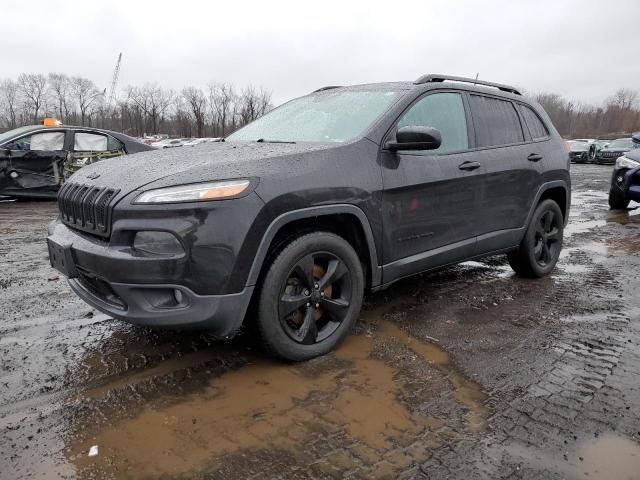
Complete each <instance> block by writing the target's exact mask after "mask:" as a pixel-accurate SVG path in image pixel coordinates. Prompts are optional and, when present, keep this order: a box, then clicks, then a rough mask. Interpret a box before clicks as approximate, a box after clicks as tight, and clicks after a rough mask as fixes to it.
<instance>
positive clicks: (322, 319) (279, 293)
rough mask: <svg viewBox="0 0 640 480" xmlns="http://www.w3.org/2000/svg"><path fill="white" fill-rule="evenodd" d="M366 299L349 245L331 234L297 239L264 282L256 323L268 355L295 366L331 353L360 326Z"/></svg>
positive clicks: (326, 233) (279, 257) (361, 274)
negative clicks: (359, 318) (292, 362)
mask: <svg viewBox="0 0 640 480" xmlns="http://www.w3.org/2000/svg"><path fill="white" fill-rule="evenodd" d="M363 293H364V273H363V269H362V265H361V264H360V259H359V258H358V255H357V253H356V252H355V251H354V249H353V248H352V247H351V245H350V244H349V243H348V242H347V241H346V240H344V239H343V238H342V237H339V236H338V235H335V234H333V233H329V232H314V233H310V234H307V235H303V236H301V237H299V238H297V239H296V240H294V241H292V242H291V243H290V244H289V245H287V246H286V247H285V248H284V250H282V252H281V253H280V254H279V255H278V256H277V257H276V259H275V260H274V261H273V263H272V264H271V266H270V267H269V270H268V272H267V274H266V276H265V277H264V281H263V282H262V290H261V292H260V300H259V304H258V321H257V323H258V331H259V333H260V336H261V337H262V341H263V343H264V345H265V347H266V349H267V350H268V351H269V352H270V353H272V354H273V355H276V356H278V357H280V358H283V359H285V360H290V361H296V362H297V361H303V360H308V359H310V358H313V357H317V356H319V355H324V354H325V353H327V352H329V351H331V350H332V349H334V348H335V347H336V346H337V345H338V344H339V343H340V342H341V341H342V340H343V339H344V338H345V337H346V336H347V335H348V334H349V331H350V330H351V328H352V327H353V325H354V324H355V322H356V320H357V318H358V315H359V313H360V307H361V306H362V296H363Z"/></svg>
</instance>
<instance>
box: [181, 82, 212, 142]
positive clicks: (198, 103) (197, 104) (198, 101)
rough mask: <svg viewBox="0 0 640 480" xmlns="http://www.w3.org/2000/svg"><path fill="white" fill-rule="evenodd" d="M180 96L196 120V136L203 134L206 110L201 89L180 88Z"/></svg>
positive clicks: (205, 100) (205, 99)
mask: <svg viewBox="0 0 640 480" xmlns="http://www.w3.org/2000/svg"><path fill="white" fill-rule="evenodd" d="M182 98H184V101H185V102H186V103H187V105H188V106H189V108H190V110H191V115H193V119H194V120H195V122H196V131H197V132H198V137H203V136H204V122H205V116H206V112H207V98H206V97H205V95H204V93H203V92H202V90H201V89H199V88H196V87H186V88H184V89H183V90H182Z"/></svg>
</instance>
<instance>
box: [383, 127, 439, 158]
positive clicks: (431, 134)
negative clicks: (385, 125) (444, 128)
mask: <svg viewBox="0 0 640 480" xmlns="http://www.w3.org/2000/svg"><path fill="white" fill-rule="evenodd" d="M441 144H442V136H441V135H440V131H439V130H438V129H437V128H433V127H420V126H416V125H407V126H406V127H401V128H399V129H398V131H397V132H396V141H395V142H387V145H386V147H387V148H388V149H389V150H391V151H393V152H395V151H397V150H434V149H436V148H438V147H440V145H441Z"/></svg>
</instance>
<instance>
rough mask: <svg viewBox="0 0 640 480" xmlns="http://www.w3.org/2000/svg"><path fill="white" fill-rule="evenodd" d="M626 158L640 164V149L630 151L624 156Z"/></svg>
mask: <svg viewBox="0 0 640 480" xmlns="http://www.w3.org/2000/svg"><path fill="white" fill-rule="evenodd" d="M624 156H625V157H627V158H630V159H631V160H634V161H636V162H640V148H634V149H633V150H629V151H628V152H627V153H625V154H624Z"/></svg>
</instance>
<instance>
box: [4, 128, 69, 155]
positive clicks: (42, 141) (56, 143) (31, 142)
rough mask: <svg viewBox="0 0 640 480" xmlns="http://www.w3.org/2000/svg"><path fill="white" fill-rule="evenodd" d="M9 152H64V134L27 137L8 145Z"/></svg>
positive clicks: (44, 133)
mask: <svg viewBox="0 0 640 480" xmlns="http://www.w3.org/2000/svg"><path fill="white" fill-rule="evenodd" d="M6 148H8V149H9V150H21V151H29V150H31V151H49V152H50V151H56V150H64V132H42V133H34V134H33V135H27V136H26V137H22V138H19V139H17V140H14V141H13V142H11V143H9V144H8V145H7V146H6Z"/></svg>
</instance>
